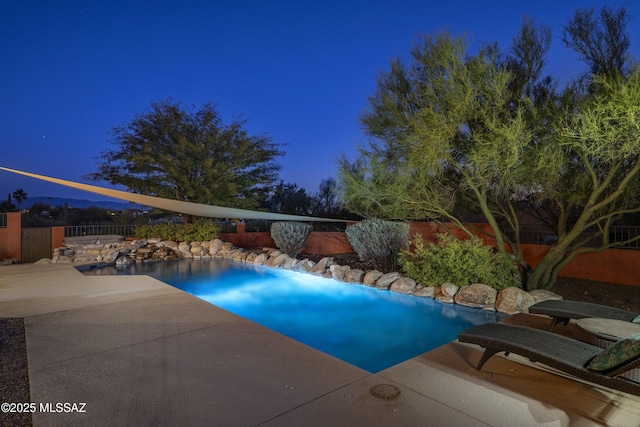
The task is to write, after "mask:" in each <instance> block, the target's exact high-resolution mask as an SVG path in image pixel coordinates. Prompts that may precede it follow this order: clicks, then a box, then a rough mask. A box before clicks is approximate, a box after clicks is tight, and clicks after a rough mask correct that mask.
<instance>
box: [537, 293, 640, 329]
mask: <svg viewBox="0 0 640 427" xmlns="http://www.w3.org/2000/svg"><path fill="white" fill-rule="evenodd" d="M529 313H532V314H544V315H547V316H549V317H551V318H552V319H551V325H550V326H549V330H550V331H551V330H553V328H554V327H555V326H556V325H557V324H558V322H560V323H562V324H564V325H565V326H566V325H567V324H568V323H569V320H571V319H583V318H586V317H600V318H605V319H615V320H624V321H628V322H630V321H632V320H633V319H635V318H636V317H637V316H638V313H634V312H633V311H627V310H622V309H619V308H614V307H608V306H606V305H600V304H592V303H589V302H581V301H566V300H547V301H542V302H539V303H537V304H534V305H532V306H531V307H529Z"/></svg>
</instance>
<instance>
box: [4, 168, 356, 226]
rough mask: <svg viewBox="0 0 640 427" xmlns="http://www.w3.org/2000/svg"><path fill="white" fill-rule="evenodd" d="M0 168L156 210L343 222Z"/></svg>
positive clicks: (233, 216) (211, 215) (276, 219)
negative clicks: (220, 204) (223, 204)
mask: <svg viewBox="0 0 640 427" xmlns="http://www.w3.org/2000/svg"><path fill="white" fill-rule="evenodd" d="M0 170H4V171H7V172H12V173H17V174H19V175H24V176H28V177H31V178H35V179H39V180H42V181H47V182H52V183H54V184H60V185H64V186H66V187H71V188H76V189H78V190H83V191H88V192H90V193H96V194H101V195H103V196H107V197H113V198H114V199H120V200H126V201H128V202H133V203H138V204H141V205H145V206H152V207H154V208H158V209H164V210H167V211H172V212H178V213H182V214H187V215H195V216H202V217H208V218H238V219H265V220H271V221H318V222H345V220H341V219H333V218H319V217H311V216H302V215H288V214H279V213H272V212H260V211H252V210H248V209H235V208H225V207H223V206H214V205H204V204H200V203H191V202H183V201H180V200H172V199H165V198H163V197H154V196H145V195H144V194H136V193H129V192H127V191H120V190H112V189H110V188H104V187H98V186H95V185H88V184H81V183H79V182H73V181H66V180H64V179H58V178H51V177H48V176H44V175H38V174H35V173H30V172H23V171H19V170H15V169H9V168H5V167H2V166H0Z"/></svg>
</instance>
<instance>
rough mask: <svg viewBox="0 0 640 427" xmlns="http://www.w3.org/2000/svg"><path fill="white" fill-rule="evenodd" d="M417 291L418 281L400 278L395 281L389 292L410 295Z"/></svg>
mask: <svg viewBox="0 0 640 427" xmlns="http://www.w3.org/2000/svg"><path fill="white" fill-rule="evenodd" d="M415 289H416V281H415V280H413V279H412V278H410V277H400V278H399V279H397V280H395V281H394V282H393V283H392V284H391V286H390V287H389V290H390V291H392V292H398V293H401V294H410V293H412V292H413V291H415Z"/></svg>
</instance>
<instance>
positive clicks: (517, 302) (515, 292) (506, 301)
mask: <svg viewBox="0 0 640 427" xmlns="http://www.w3.org/2000/svg"><path fill="white" fill-rule="evenodd" d="M534 302H535V301H534V299H533V297H532V296H531V295H529V293H527V292H526V291H523V290H522V289H520V288H514V287H509V288H506V289H503V290H502V291H500V292H499V293H498V297H497V298H496V310H498V311H499V312H501V313H509V314H513V313H517V312H526V311H527V310H528V309H529V307H530V306H532V305H533V304H534Z"/></svg>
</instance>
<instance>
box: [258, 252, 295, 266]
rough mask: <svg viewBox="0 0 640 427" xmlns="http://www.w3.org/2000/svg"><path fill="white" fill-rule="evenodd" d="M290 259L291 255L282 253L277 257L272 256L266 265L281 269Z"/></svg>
mask: <svg viewBox="0 0 640 427" xmlns="http://www.w3.org/2000/svg"><path fill="white" fill-rule="evenodd" d="M288 259H289V255H287V254H283V253H282V252H280V255H276V256H275V257H274V256H273V255H272V256H271V257H269V259H268V260H267V261H266V262H265V263H264V265H266V266H267V267H272V268H280V267H282V264H284V263H285V261H286V260H288Z"/></svg>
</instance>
